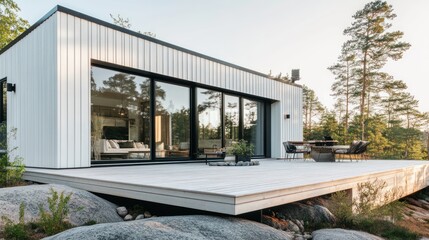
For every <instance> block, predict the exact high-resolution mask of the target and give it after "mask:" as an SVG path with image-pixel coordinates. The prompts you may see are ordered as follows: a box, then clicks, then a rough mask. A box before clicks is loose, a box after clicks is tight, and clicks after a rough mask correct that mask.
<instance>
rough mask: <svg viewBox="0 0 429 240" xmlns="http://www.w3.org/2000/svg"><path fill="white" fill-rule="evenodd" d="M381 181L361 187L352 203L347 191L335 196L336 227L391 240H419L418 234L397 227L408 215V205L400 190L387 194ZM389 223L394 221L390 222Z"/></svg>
mask: <svg viewBox="0 0 429 240" xmlns="http://www.w3.org/2000/svg"><path fill="white" fill-rule="evenodd" d="M386 187H387V184H386V182H384V181H381V180H377V179H376V180H374V181H372V182H363V183H360V184H358V187H357V191H358V194H359V195H358V197H356V198H354V199H351V196H350V194H349V193H348V192H346V191H341V192H336V193H334V194H332V195H331V203H330V204H329V207H328V208H329V209H330V210H331V212H332V213H333V214H334V215H335V217H336V219H337V221H336V223H335V226H332V227H340V228H349V229H355V230H360V231H365V232H369V233H372V234H375V235H379V236H382V237H384V238H387V239H418V238H417V237H418V236H417V234H415V233H413V232H410V231H409V230H407V229H405V228H403V227H400V226H397V225H395V224H394V222H395V221H397V220H400V219H401V218H402V216H403V213H404V203H402V202H400V201H397V200H396V199H399V198H400V197H401V196H402V192H401V191H400V190H398V189H391V190H389V191H386V189H385V188H386ZM386 219H389V220H390V221H387V220H386Z"/></svg>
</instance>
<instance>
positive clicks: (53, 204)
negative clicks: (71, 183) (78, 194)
mask: <svg viewBox="0 0 429 240" xmlns="http://www.w3.org/2000/svg"><path fill="white" fill-rule="evenodd" d="M71 195H72V193H70V194H68V195H65V194H64V191H63V192H61V193H60V194H58V192H56V191H55V190H54V189H52V188H51V196H50V197H48V207H49V212H47V211H46V210H45V209H44V208H43V207H42V206H39V209H40V221H39V226H40V227H41V228H42V230H43V231H44V232H45V233H46V234H48V235H53V234H56V233H59V232H62V231H64V230H66V229H68V228H70V227H71V224H70V223H68V222H66V221H65V218H66V217H67V215H68V213H69V206H68V203H69V201H70V198H71Z"/></svg>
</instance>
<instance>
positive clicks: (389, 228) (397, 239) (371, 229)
mask: <svg viewBox="0 0 429 240" xmlns="http://www.w3.org/2000/svg"><path fill="white" fill-rule="evenodd" d="M351 227H352V228H353V229H355V230H360V231H365V232H368V233H371V234H374V235H379V236H381V237H383V238H385V239H389V240H403V239H408V240H413V239H415V240H417V239H420V236H418V234H416V233H414V232H411V231H409V230H408V229H406V228H403V227H401V226H398V225H395V224H393V223H391V222H389V221H384V220H379V219H363V220H361V221H359V222H354V224H353V225H352V226H351Z"/></svg>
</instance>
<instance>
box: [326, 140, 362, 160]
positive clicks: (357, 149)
mask: <svg viewBox="0 0 429 240" xmlns="http://www.w3.org/2000/svg"><path fill="white" fill-rule="evenodd" d="M369 143H370V142H368V141H353V142H352V143H351V144H350V147H349V148H347V149H337V150H334V154H336V155H338V156H339V157H341V156H343V158H339V159H340V160H342V159H345V158H344V155H348V156H349V159H350V161H353V159H352V156H356V158H355V159H356V161H357V160H359V159H358V158H357V157H360V160H362V159H363V157H364V153H365V152H366V150H367V147H368V145H369Z"/></svg>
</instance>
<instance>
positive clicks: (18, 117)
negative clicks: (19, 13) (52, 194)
mask: <svg viewBox="0 0 429 240" xmlns="http://www.w3.org/2000/svg"><path fill="white" fill-rule="evenodd" d="M57 15H58V13H55V14H54V15H52V16H51V17H50V18H49V19H47V20H46V21H45V22H44V23H43V24H42V25H40V26H39V27H37V28H36V29H34V30H33V31H32V32H31V33H30V34H28V35H27V36H26V37H24V38H23V39H21V40H20V41H19V42H18V43H16V44H15V45H13V46H12V47H11V48H9V49H8V50H7V51H5V52H4V53H2V54H1V55H0V79H1V78H3V77H7V81H8V82H9V83H15V84H16V93H11V92H8V93H7V111H8V112H7V113H8V114H7V125H8V128H9V129H12V128H16V129H17V135H16V139H10V141H9V146H10V147H18V148H17V150H16V151H15V153H14V154H16V155H19V156H21V157H23V159H24V164H26V165H27V166H29V167H46V168H58V167H60V166H59V162H58V160H59V158H58V155H57V153H58V152H57V151H58V135H57V128H58V122H57V113H58V111H57V110H58V104H57V103H58V102H57V100H58V98H57V94H56V93H57V76H56V69H57V60H56V59H57V58H56V57H57V48H56V44H57V38H56V35H57V34H56V31H57V29H58V28H57Z"/></svg>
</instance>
